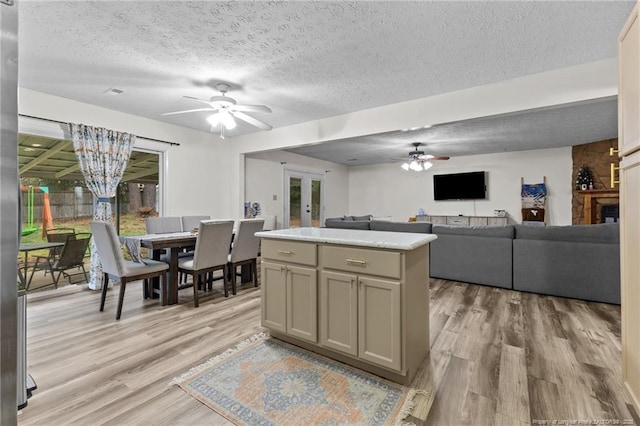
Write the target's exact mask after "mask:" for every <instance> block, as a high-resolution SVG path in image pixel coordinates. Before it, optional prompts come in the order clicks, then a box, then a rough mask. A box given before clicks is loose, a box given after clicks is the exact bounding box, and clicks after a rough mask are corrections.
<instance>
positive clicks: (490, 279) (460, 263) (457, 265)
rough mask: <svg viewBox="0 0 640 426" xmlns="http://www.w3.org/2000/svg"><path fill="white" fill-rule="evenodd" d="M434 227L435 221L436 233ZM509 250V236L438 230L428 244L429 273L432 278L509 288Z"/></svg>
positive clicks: (511, 269) (510, 246) (510, 282)
mask: <svg viewBox="0 0 640 426" xmlns="http://www.w3.org/2000/svg"><path fill="white" fill-rule="evenodd" d="M436 228H437V226H436V225H434V226H433V233H434V234H438V230H437V229H436ZM466 229H469V228H468V227H466ZM512 251H513V239H511V238H494V237H492V236H479V235H471V234H464V233H459V234H443V233H440V234H438V239H437V240H435V241H432V242H431V244H430V247H429V253H430V266H429V273H430V275H431V277H433V278H444V279H447V280H453V281H462V282H467V283H474V284H484V285H490V286H494V287H503V288H509V289H510V288H512V274H513V263H512V257H511V256H512Z"/></svg>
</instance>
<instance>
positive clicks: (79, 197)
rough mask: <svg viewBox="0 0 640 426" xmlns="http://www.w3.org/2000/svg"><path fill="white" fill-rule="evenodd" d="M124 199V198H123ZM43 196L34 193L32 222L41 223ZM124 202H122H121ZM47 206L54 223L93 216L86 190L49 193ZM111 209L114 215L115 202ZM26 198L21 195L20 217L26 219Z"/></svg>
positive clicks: (88, 194) (91, 205) (90, 201)
mask: <svg viewBox="0 0 640 426" xmlns="http://www.w3.org/2000/svg"><path fill="white" fill-rule="evenodd" d="M124 198H126V197H124ZM43 200H44V194H43V193H42V192H40V191H36V193H35V194H34V201H33V220H34V222H36V223H38V222H41V221H42V209H43ZM123 201H124V200H123ZM49 204H50V206H51V214H52V216H53V221H54V223H55V221H56V219H76V218H79V217H91V216H93V194H91V192H89V191H87V190H83V191H77V192H76V191H73V190H70V191H59V192H50V193H49ZM127 205H128V204H127V202H126V201H125V202H123V203H122V204H121V205H120V211H122V212H126V211H127ZM111 208H112V210H113V211H114V213H115V202H114V201H113V200H112V202H111ZM27 211H28V210H27V196H26V194H25V193H24V192H23V193H22V212H23V213H22V217H23V218H24V219H23V220H26V218H27Z"/></svg>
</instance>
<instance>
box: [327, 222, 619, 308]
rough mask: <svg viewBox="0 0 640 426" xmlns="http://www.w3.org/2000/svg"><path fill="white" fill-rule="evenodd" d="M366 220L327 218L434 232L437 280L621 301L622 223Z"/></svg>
mask: <svg viewBox="0 0 640 426" xmlns="http://www.w3.org/2000/svg"><path fill="white" fill-rule="evenodd" d="M366 218H367V216H360V217H355V218H354V217H352V216H346V217H342V218H333V219H327V220H326V221H325V226H326V227H328V228H344V229H362V230H377V231H393V232H420V233H433V234H436V235H437V236H438V239H437V240H435V241H433V242H432V243H431V247H430V250H429V252H430V262H429V264H430V275H431V277H433V278H444V279H448V280H454V281H462V282H468V283H474V284H483V285H490V286H494V287H502V288H508V289H513V290H520V291H527V292H532V293H540V294H549V295H553V296H563V297H571V298H576V299H583V300H590V301H596V302H605V303H616V304H619V303H620V236H619V226H618V224H615V223H614V224H609V223H608V224H600V225H573V226H546V227H542V226H524V225H509V226H480V227H471V226H446V225H432V224H431V223H429V222H389V221H379V220H367V219H366Z"/></svg>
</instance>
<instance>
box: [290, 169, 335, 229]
mask: <svg viewBox="0 0 640 426" xmlns="http://www.w3.org/2000/svg"><path fill="white" fill-rule="evenodd" d="M291 177H298V178H301V179H302V184H301V193H300V197H301V200H300V202H301V204H304V201H305V189H304V188H305V182H307V184H308V186H307V188H308V189H307V190H306V191H307V194H306V196H307V197H309V204H311V198H310V197H311V192H310V191H311V185H310V184H311V180H312V179H316V180H320V218H319V219H320V224H321V225H322V223H324V210H325V205H324V200H325V194H324V191H325V182H324V178H325V177H326V173H324V172H319V171H317V170H302V169H298V168H289V167H285V168H284V170H283V179H282V180H283V187H284V188H283V191H282V194H283V197H282V212H283V218H282V225H283V228H285V229H286V228H289V218H290V205H289V196H290V193H289V179H290V178H291ZM310 218H311V214H309V219H310ZM300 223H301V225H302V223H303V221H302V218H301V222H300ZM309 226H311V224H309Z"/></svg>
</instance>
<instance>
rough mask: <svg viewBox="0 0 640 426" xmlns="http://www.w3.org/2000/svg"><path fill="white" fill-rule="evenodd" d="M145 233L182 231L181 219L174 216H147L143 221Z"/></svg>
mask: <svg viewBox="0 0 640 426" xmlns="http://www.w3.org/2000/svg"><path fill="white" fill-rule="evenodd" d="M144 224H145V227H146V230H147V234H170V233H173V232H181V231H182V220H181V219H180V217H178V216H174V217H148V218H146V219H145V221H144Z"/></svg>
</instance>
